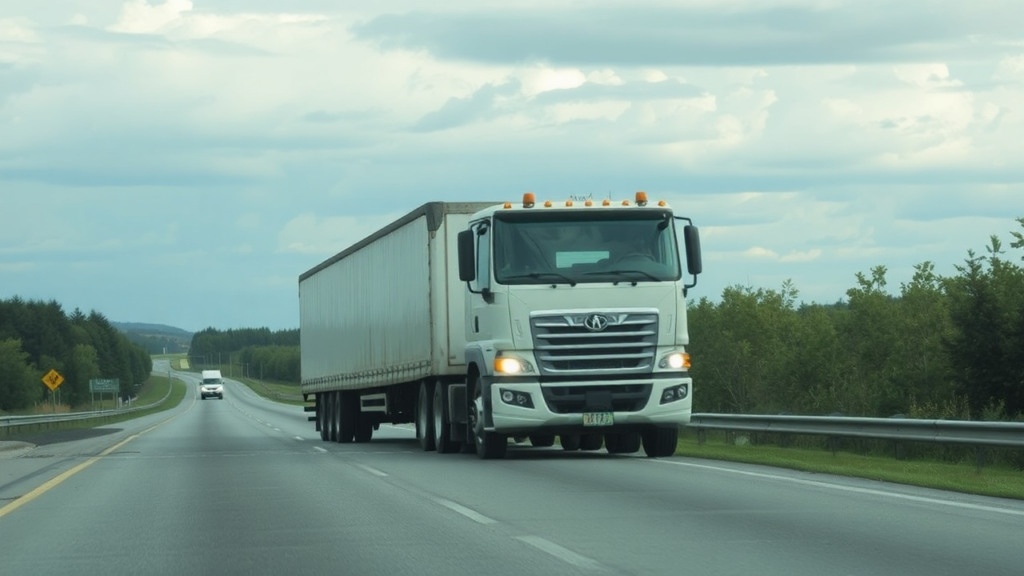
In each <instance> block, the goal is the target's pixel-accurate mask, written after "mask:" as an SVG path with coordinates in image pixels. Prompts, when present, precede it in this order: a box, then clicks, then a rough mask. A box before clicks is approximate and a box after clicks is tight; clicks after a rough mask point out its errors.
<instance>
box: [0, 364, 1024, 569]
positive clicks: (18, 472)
mask: <svg viewBox="0 0 1024 576" xmlns="http://www.w3.org/2000/svg"><path fill="white" fill-rule="evenodd" d="M155 371H156V372H158V373H160V370H159V368H156V369H155ZM163 373H164V374H166V367H164V369H163ZM181 377H182V378H184V379H190V381H191V382H193V383H195V382H196V381H197V376H195V375H190V374H187V373H182V375H181ZM168 418H170V419H168ZM154 426H155V427H154ZM106 430H108V431H109V432H108V433H106V434H104V435H100V436H97V435H96V433H91V434H92V437H89V438H83V439H80V440H75V441H70V442H62V443H57V444H49V445H45V446H39V447H37V448H34V449H31V450H18V451H13V452H8V453H0V574H3V576H20V575H37V574H47V575H56V574H69V575H71V574H73V575H74V576H82V575H86V574H104V575H105V576H113V575H122V574H123V575H132V576H135V575H139V574H174V575H179V574H268V575H270V574H273V575H281V574H318V573H319V574H352V575H358V576H363V575H372V574H403V575H404V574H467V575H474V576H482V575H516V576H518V575H524V574H530V575H534V574H552V575H565V574H588V575H590V574H636V575H649V574H672V575H679V574H738V575H747V574H750V575H758V576H763V575H776V574H778V575H786V576H795V575H804V574H806V575H815V576H818V575H827V574H837V575H838V574H844V575H849V574H852V575H859V574H863V575H872V576H875V575H881V574H927V575H929V576H936V575H944V574H949V575H957V576H961V575H963V574H984V575H986V576H990V575H1001V574H1005V575H1014V576H1019V575H1020V574H1024V539H1022V538H1024V537H1022V535H1024V503H1021V502H1017V501H1009V500H1000V499H992V498H976V497H970V496H965V495H962V494H950V493H945V492H938V491H932V490H923V489H917V488H911V487H904V486H893V485H888V484H883V483H878V482H871V481H864V480H857V479H848V478H833V477H830V476H825V475H813V474H806V473H799V472H791V471H784V470H777V469H771V468H761V467H756V466H750V465H740V464H729V463H722V462H711V461H700V460H692V459H685V458H668V459H664V460H648V459H646V458H643V457H635V456H617V457H610V456H608V455H607V454H604V453H603V452H601V453H581V452H574V453H564V452H562V451H560V450H559V449H558V448H557V447H556V448H552V449H532V448H511V449H510V450H509V455H508V458H507V459H506V460H499V461H480V460H478V459H477V458H476V456H472V455H460V454H454V455H441V454H436V453H432V452H431V453H425V452H422V451H420V450H419V449H418V445H417V444H416V442H415V441H414V439H413V432H412V430H411V429H409V427H401V428H398V427H391V426H382V427H381V430H380V431H378V432H377V433H376V437H375V439H374V441H373V442H371V443H369V444H326V443H323V442H321V441H320V440H319V439H318V437H317V435H316V432H315V431H314V430H313V426H312V424H311V423H307V422H306V419H305V414H304V413H303V412H302V410H301V408H298V407H294V406H285V405H281V404H276V403H273V402H269V401H266V400H264V399H262V398H259V397H258V396H257V395H256V394H255V393H253V392H252V391H251V390H249V389H248V388H246V387H245V386H243V385H241V384H237V383H233V382H229V383H228V386H227V388H226V392H225V399H224V400H223V401H219V400H212V399H210V400H205V401H200V400H199V399H198V398H196V397H194V395H193V394H192V393H190V394H189V396H188V397H187V398H186V401H185V403H184V404H183V405H182V406H181V407H179V408H177V409H176V410H174V411H171V412H166V413H163V414H160V415H156V416H151V417H147V418H144V419H139V420H136V421H132V422H126V423H121V424H118V425H115V426H114V427H112V428H107V429H106ZM138 434H141V435H138ZM136 435H138V436H136ZM115 445H116V446H117V447H116V448H115V449H113V450H112V451H110V452H109V454H107V455H105V456H103V457H100V458H96V455H97V454H100V453H101V452H103V451H104V450H107V449H109V448H111V447H112V446H115ZM83 466H84V467H83ZM76 467H82V468H80V470H78V471H77V472H75V473H73V474H70V475H68V473H69V472H72V471H74V470H75V469H76ZM62 473H63V474H65V477H63V478H62V479H61V478H60V477H59V475H61V474H62ZM55 478H56V479H57V480H58V481H54V479H55ZM48 482H49V484H48V485H45V486H44V484H46V483H48ZM41 486H43V489H40V487H41Z"/></svg>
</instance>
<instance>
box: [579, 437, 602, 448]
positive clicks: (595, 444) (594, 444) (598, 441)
mask: <svg viewBox="0 0 1024 576" xmlns="http://www.w3.org/2000/svg"><path fill="white" fill-rule="evenodd" d="M603 444H604V435H603V434H583V435H581V436H580V450H586V451H587V452H592V451H594V450H600V449H601V446H602V445H603Z"/></svg>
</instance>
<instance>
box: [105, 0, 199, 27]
mask: <svg viewBox="0 0 1024 576" xmlns="http://www.w3.org/2000/svg"><path fill="white" fill-rule="evenodd" d="M191 10H192V2H191V1H190V0H167V1H166V2H164V3H163V4H156V5H151V4H149V2H147V1H146V0H130V1H129V2H125V3H124V5H123V6H122V8H121V18H120V19H119V20H118V21H117V23H116V24H114V25H113V26H110V28H109V29H110V30H112V31H114V32H127V33H129V34H151V33H154V32H159V31H160V30H161V29H163V28H165V27H167V26H168V25H169V24H171V23H173V22H176V21H179V20H181V18H182V14H183V13H184V12H189V11H191Z"/></svg>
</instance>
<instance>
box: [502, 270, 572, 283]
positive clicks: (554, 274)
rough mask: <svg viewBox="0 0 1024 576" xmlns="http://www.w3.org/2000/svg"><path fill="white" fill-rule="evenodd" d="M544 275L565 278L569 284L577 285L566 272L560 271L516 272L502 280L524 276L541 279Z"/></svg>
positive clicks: (520, 278)
mask: <svg viewBox="0 0 1024 576" xmlns="http://www.w3.org/2000/svg"><path fill="white" fill-rule="evenodd" d="M544 277H554V278H561V279H562V280H565V282H566V283H567V284H569V286H576V281H575V280H573V279H572V278H569V277H568V276H566V275H565V274H559V273H558V272H530V273H529V274H516V275H515V276H506V277H505V278H502V280H522V279H523V278H529V279H531V280H539V279H541V278H544Z"/></svg>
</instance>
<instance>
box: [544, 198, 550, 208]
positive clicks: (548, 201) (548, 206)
mask: <svg viewBox="0 0 1024 576" xmlns="http://www.w3.org/2000/svg"><path fill="white" fill-rule="evenodd" d="M544 207H545V208H551V200H545V201H544Z"/></svg>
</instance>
